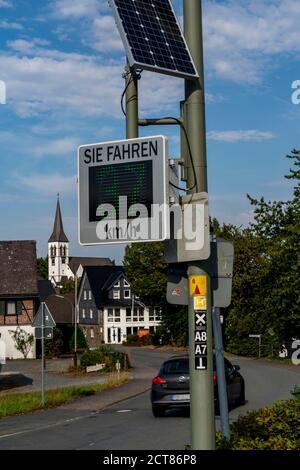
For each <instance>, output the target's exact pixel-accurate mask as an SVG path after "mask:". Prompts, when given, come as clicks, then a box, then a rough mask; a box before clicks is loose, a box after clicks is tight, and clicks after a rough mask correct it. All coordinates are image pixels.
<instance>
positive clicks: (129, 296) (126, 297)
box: [124, 289, 131, 299]
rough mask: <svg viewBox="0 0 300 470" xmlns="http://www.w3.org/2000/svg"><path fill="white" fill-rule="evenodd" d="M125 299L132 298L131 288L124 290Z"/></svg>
mask: <svg viewBox="0 0 300 470" xmlns="http://www.w3.org/2000/svg"><path fill="white" fill-rule="evenodd" d="M126 292H129V295H126ZM124 299H131V290H130V289H125V290H124Z"/></svg>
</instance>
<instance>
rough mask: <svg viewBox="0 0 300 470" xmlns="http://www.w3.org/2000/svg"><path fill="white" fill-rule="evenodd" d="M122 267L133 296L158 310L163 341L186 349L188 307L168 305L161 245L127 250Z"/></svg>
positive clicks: (153, 244)
mask: <svg viewBox="0 0 300 470" xmlns="http://www.w3.org/2000/svg"><path fill="white" fill-rule="evenodd" d="M124 267H125V273H126V278H127V279H128V281H129V282H130V284H131V288H132V291H133V293H134V294H135V295H137V296H138V297H140V299H141V300H142V301H143V302H145V304H147V305H149V306H157V307H160V308H161V310H162V324H161V327H160V334H161V335H162V338H163V342H164V343H169V344H174V345H177V346H186V345H187V343H188V321H187V308H185V307H176V306H175V305H170V304H168V303H167V300H166V291H167V276H168V264H167V263H166V261H165V258H164V243H160V242H157V243H156V242H155V243H139V244H133V245H132V246H130V247H127V248H126V251H125V258H124Z"/></svg>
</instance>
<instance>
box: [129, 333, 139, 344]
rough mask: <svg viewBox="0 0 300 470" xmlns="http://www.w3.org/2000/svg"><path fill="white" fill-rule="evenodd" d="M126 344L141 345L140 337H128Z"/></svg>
mask: <svg viewBox="0 0 300 470" xmlns="http://www.w3.org/2000/svg"><path fill="white" fill-rule="evenodd" d="M126 343H127V344H139V343H140V337H139V336H138V335H127V339H126Z"/></svg>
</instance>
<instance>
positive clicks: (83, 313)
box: [82, 308, 85, 318]
mask: <svg viewBox="0 0 300 470" xmlns="http://www.w3.org/2000/svg"><path fill="white" fill-rule="evenodd" d="M82 318H85V309H84V308H83V309H82Z"/></svg>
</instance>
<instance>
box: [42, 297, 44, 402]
mask: <svg viewBox="0 0 300 470" xmlns="http://www.w3.org/2000/svg"><path fill="white" fill-rule="evenodd" d="M44 337H45V304H44V302H42V405H43V406H44V405H45V367H44V358H45V339H44Z"/></svg>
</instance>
